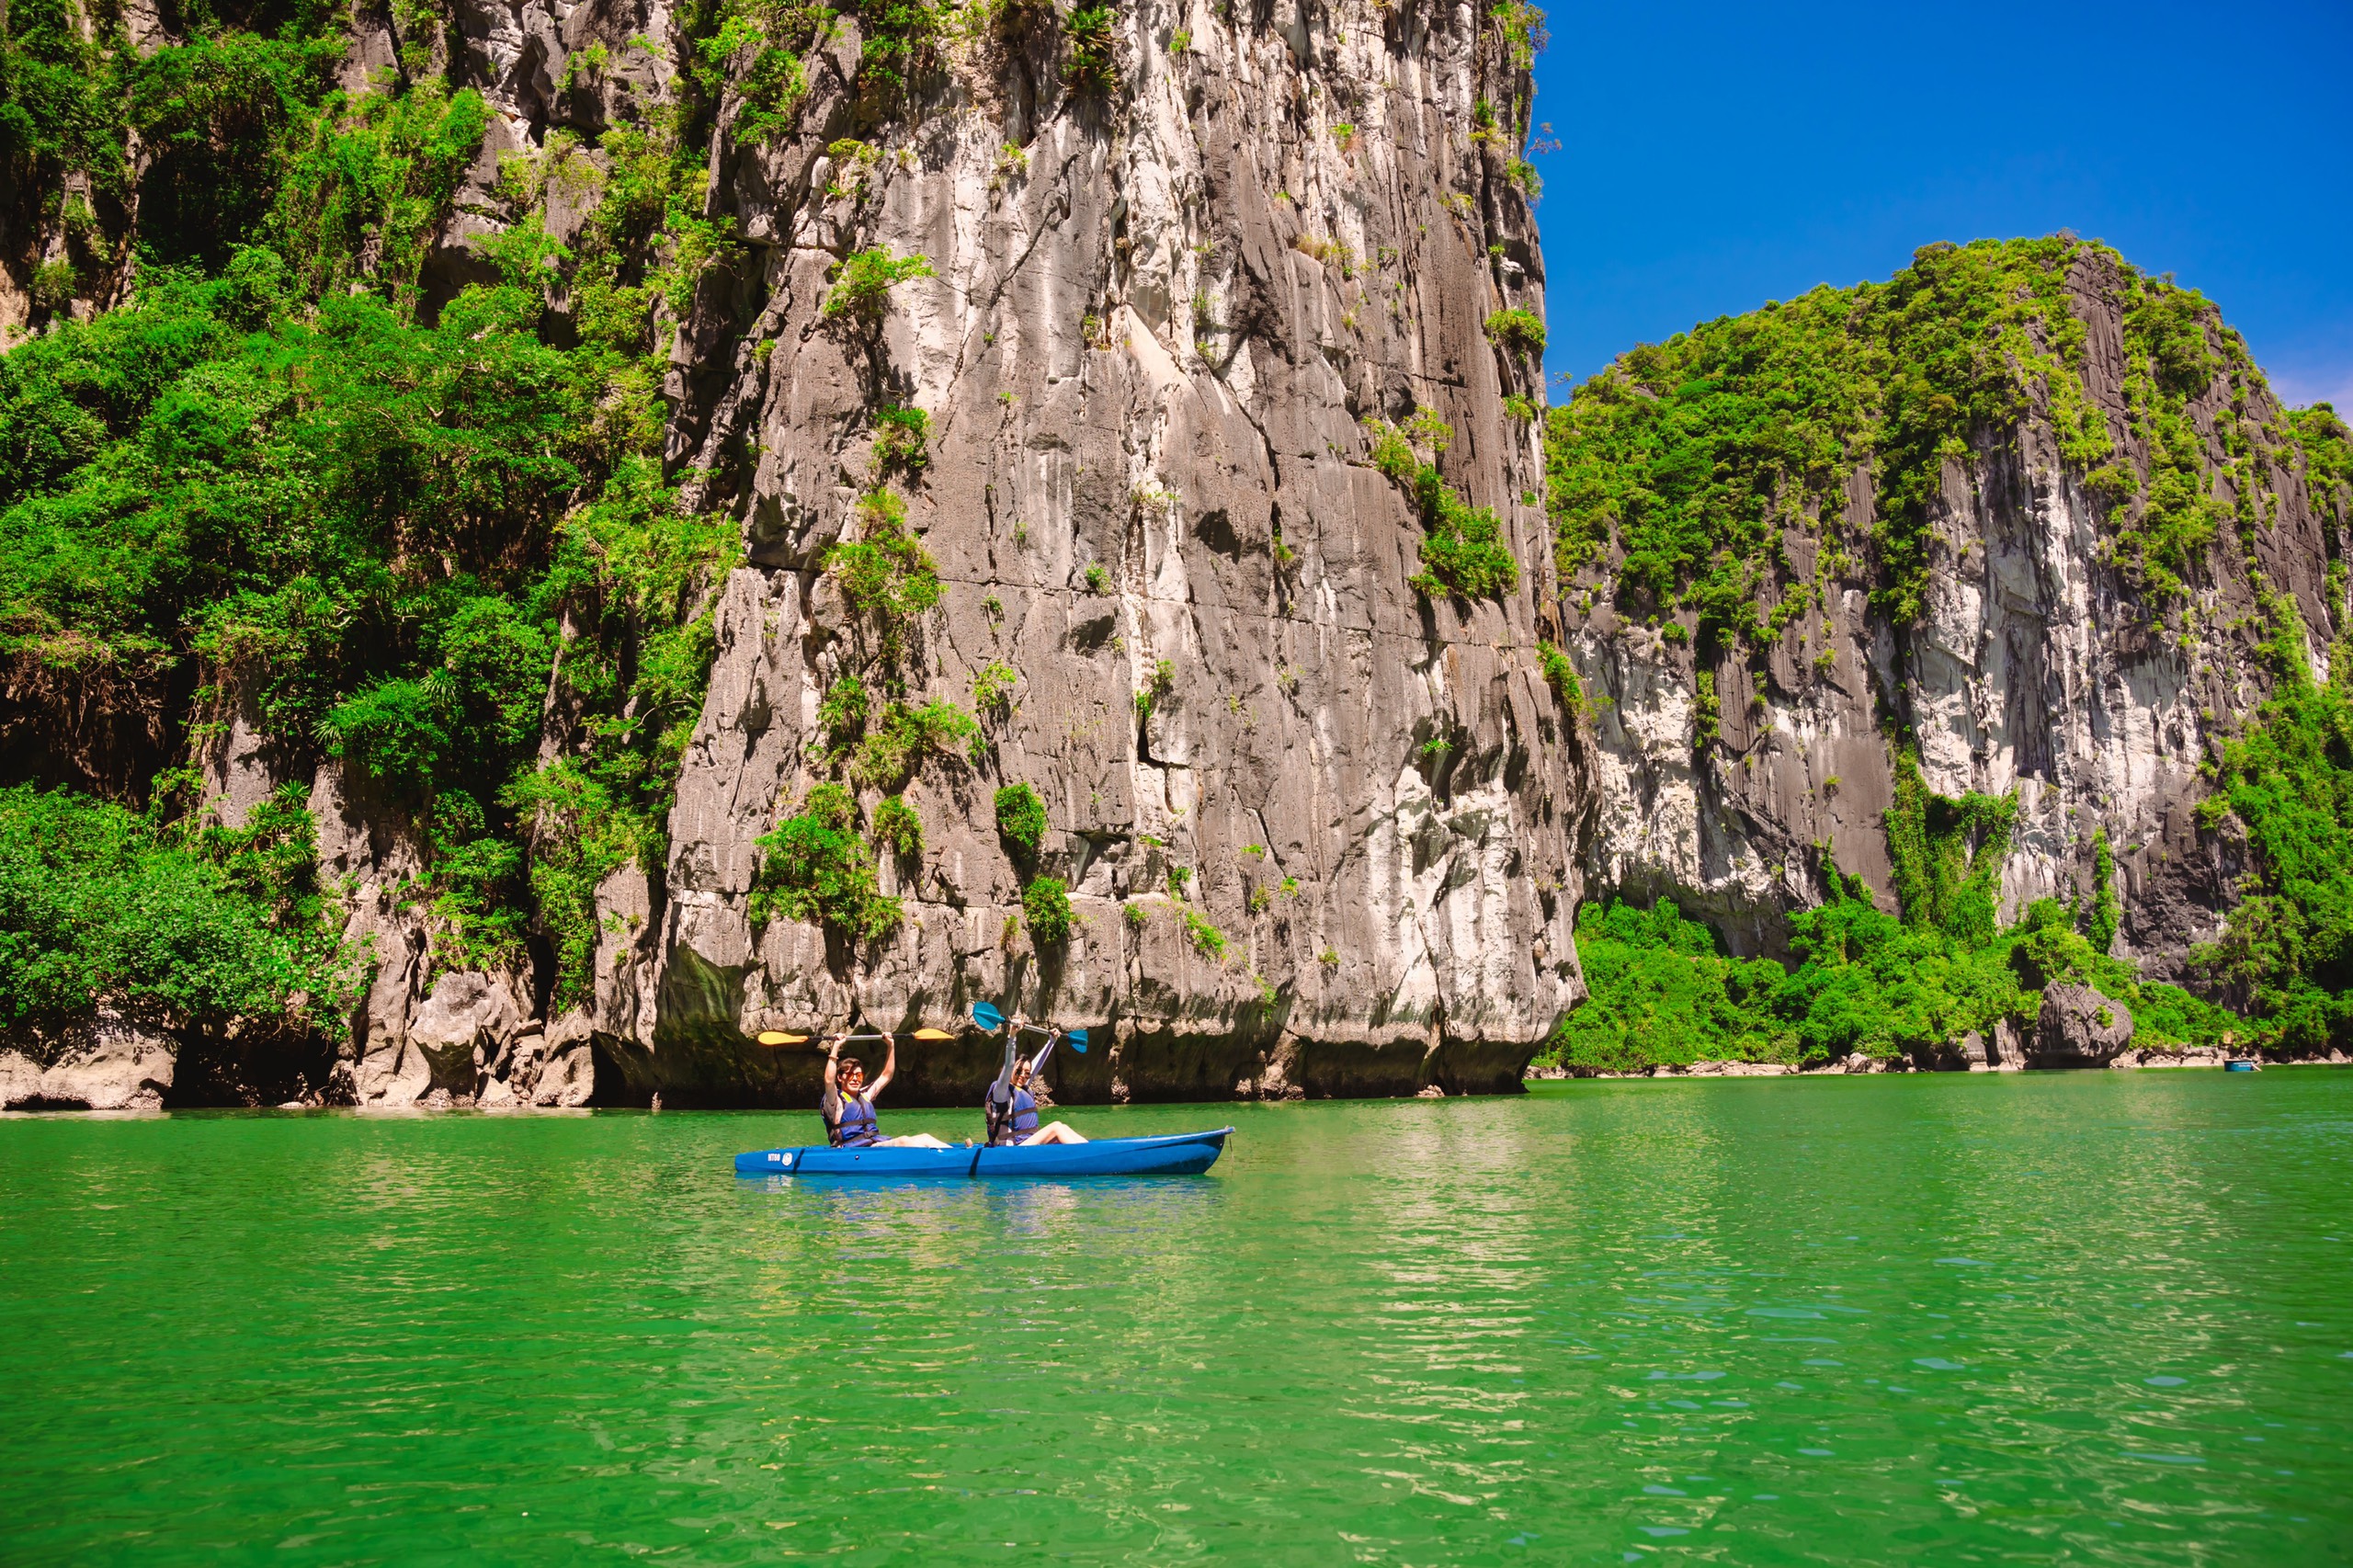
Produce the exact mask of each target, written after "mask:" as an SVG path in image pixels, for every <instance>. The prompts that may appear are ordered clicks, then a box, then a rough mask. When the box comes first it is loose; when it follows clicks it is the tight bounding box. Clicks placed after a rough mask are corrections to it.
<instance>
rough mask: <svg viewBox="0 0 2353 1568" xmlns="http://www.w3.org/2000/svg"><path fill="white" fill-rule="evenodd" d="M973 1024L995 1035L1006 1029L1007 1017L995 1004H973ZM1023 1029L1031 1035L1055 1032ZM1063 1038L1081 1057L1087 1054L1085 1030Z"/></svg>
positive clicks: (1040, 1026) (1039, 1027) (1033, 1026)
mask: <svg viewBox="0 0 2353 1568" xmlns="http://www.w3.org/2000/svg"><path fill="white" fill-rule="evenodd" d="M972 1023H973V1024H974V1026H975V1027H977V1028H983V1029H986V1030H988V1031H989V1032H990V1033H991V1034H995V1032H996V1031H997V1030H999V1029H1001V1028H1005V1015H1004V1014H1003V1013H1001V1012H999V1011H997V1008H996V1006H995V1003H991V1002H975V1003H973V1004H972ZM1021 1027H1022V1028H1024V1029H1025V1030H1027V1031H1029V1033H1031V1034H1052V1033H1053V1032H1054V1031H1053V1030H1052V1029H1051V1028H1049V1027H1047V1026H1046V1025H1044V1024H1024V1025H1022V1026H1021ZM1063 1039H1064V1040H1068V1041H1070V1048H1071V1049H1072V1050H1073V1051H1077V1052H1078V1053H1079V1054H1080V1055H1081V1056H1084V1055H1086V1030H1085V1029H1072V1030H1070V1031H1069V1032H1068V1033H1066V1034H1064V1035H1063Z"/></svg>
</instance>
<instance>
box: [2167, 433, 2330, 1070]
mask: <svg viewBox="0 0 2353 1568" xmlns="http://www.w3.org/2000/svg"><path fill="white" fill-rule="evenodd" d="M2340 428H2341V427H2340ZM2276 613H2277V614H2278V616H2279V624H2278V630H2277V631H2275V633H2274V635H2273V638H2272V641H2271V650H2272V653H2273V657H2274V658H2275V660H2276V661H2277V663H2278V665H2279V676H2280V678H2279V689H2278V690H2277V692H2276V693H2275V694H2274V696H2273V697H2272V699H2271V700H2270V701H2269V702H2268V703H2266V704H2265V705H2264V708H2263V710H2262V712H2261V713H2260V714H2259V715H2257V717H2256V722H2255V723H2254V724H2253V725H2251V726H2250V727H2249V728H2248V729H2247V731H2246V733H2244V734H2243V735H2241V736H2239V737H2238V738H2237V739H2235V740H2234V741H2232V742H2230V743H2229V744H2227V745H2225V746H2224V747H2223V750H2222V766H2221V767H2220V769H2219V775H2220V778H2219V788H2218V789H2217V790H2216V791H2215V793H2214V794H2213V796H2212V797H2211V799H2209V800H2208V801H2206V803H2205V805H2204V806H2203V807H2202V808H2201V816H2202V817H2203V819H2204V823H2205V825H2206V826H2208V827H2210V828H2214V829H2222V828H2224V827H2226V826H2234V827H2235V828H2236V829H2237V831H2238V832H2240V833H2243V834H2244V835H2245V842H2246V845H2247V847H2248V849H2249V850H2250V851H2252V856H2251V858H2252V860H2253V865H2252V867H2251V868H2250V869H2249V872H2248V874H2247V877H2246V879H2245V885H2244V892H2245V895H2246V896H2245V899H2244V900H2243V901H2242V902H2241V903H2239V905H2238V906H2237V907H2236V908H2235V909H2234V910H2232V911H2231V917H2230V923H2229V925H2228V926H2227V927H2226V928H2225V929H2224V931H2223V933H2222V938H2221V940H2220V941H2218V942H2216V943H2214V944H2213V945H2212V946H2211V947H2209V948H2205V949H2200V950H2199V952H2198V953H2197V954H2196V955H2195V957H2196V960H2197V962H2198V964H2199V966H2200V968H2201V969H2202V970H2203V971H2205V972H2206V974H2207V975H2208V976H2209V978H2210V979H2211V980H2212V981H2213V982H2214V983H2216V984H2217V985H2218V986H2219V987H2220V988H2221V989H2222V991H2223V993H2224V994H2227V995H2229V996H2230V997H2231V998H2232V999H2233V1000H2234V1001H2235V1002H2236V1003H2238V1004H2239V1005H2240V1006H2247V1007H2250V1008H2251V1009H2252V1010H2253V1011H2254V1012H2255V1013H2256V1016H2258V1017H2262V1018H2264V1019H2266V1020H2268V1023H2269V1025H2270V1027H2271V1028H2273V1029H2274V1030H2276V1031H2277V1032H2278V1034H2279V1037H2280V1039H2281V1040H2282V1042H2283V1043H2285V1044H2287V1045H2289V1046H2290V1047H2293V1048H2296V1049H2300V1050H2307V1051H2310V1050H2321V1049H2325V1048H2327V1047H2329V1046H2336V1047H2340V1048H2341V1047H2343V1046H2345V1045H2347V1043H2353V875H2349V874H2348V873H2347V868H2348V867H2353V638H2347V639H2346V640H2344V641H2341V642H2338V643H2337V645H2336V650H2335V653H2334V655H2333V656H2332V657H2331V659H2330V660H2329V678H2328V679H2327V680H2326V681H2325V682H2320V681H2315V680H2314V679H2313V675H2312V670H2311V665H2310V664H2309V662H2308V660H2307V659H2306V657H2305V652H2304V632H2303V627H2302V622H2301V621H2299V620H2298V619H2296V617H2295V615H2294V612H2293V610H2292V609H2287V608H2283V609H2280V610H2279V611H2278V612H2276Z"/></svg>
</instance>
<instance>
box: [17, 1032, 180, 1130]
mask: <svg viewBox="0 0 2353 1568" xmlns="http://www.w3.org/2000/svg"><path fill="white" fill-rule="evenodd" d="M20 1046H21V1048H19V1049H8V1048H0V1110H156V1109H160V1108H162V1107H163V1104H164V1096H165V1095H167V1094H169V1093H171V1088H172V1072H173V1065H174V1061H175V1057H176V1051H175V1048H174V1046H173V1042H172V1041H171V1040H169V1039H168V1038H166V1037H165V1036H163V1035H161V1034H157V1033H154V1032H153V1031H152V1030H149V1029H146V1028H141V1027H140V1026H139V1025H137V1024H135V1023H131V1022H130V1021H128V1020H126V1019H124V1018H121V1017H118V1016H116V1015H114V1014H112V1013H108V1012H100V1013H98V1014H97V1016H96V1017H92V1018H91V1019H89V1020H87V1021H86V1022H84V1023H81V1024H77V1025H75V1026H74V1028H71V1029H69V1030H67V1031H66V1032H65V1034H64V1035H63V1037H62V1038H60V1039H58V1040H51V1041H47V1042H38V1043H36V1042H30V1041H26V1042H20Z"/></svg>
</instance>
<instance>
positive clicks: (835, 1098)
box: [821, 1035, 948, 1149]
mask: <svg viewBox="0 0 2353 1568" xmlns="http://www.w3.org/2000/svg"><path fill="white" fill-rule="evenodd" d="M848 1038H849V1037H848V1036H847V1035H835V1036H833V1037H832V1038H831V1039H829V1040H826V1041H825V1097H824V1101H823V1102H821V1104H822V1108H823V1109H824V1115H825V1137H826V1140H827V1141H828V1142H831V1143H832V1144H833V1145H834V1147H835V1148H836V1149H871V1148H878V1147H880V1148H893V1149H945V1148H947V1147H948V1145H947V1144H946V1143H944V1142H941V1141H940V1140H938V1139H937V1138H934V1137H933V1136H932V1135H931V1134H930V1133H928V1132H910V1133H908V1134H906V1135H905V1136H904V1137H902V1138H885V1137H883V1136H882V1126H881V1122H880V1121H878V1120H877V1119H875V1115H874V1096H877V1095H879V1094H881V1092H882V1091H883V1090H884V1089H885V1088H887V1087H889V1086H890V1083H891V1079H892V1075H893V1074H896V1073H897V1072H898V1070H899V1042H898V1040H896V1039H892V1038H889V1037H886V1039H888V1043H887V1045H886V1046H885V1047H884V1055H883V1059H882V1073H881V1076H880V1077H878V1078H876V1079H875V1080H874V1083H873V1085H871V1086H869V1085H868V1084H867V1082H866V1063H864V1062H860V1061H859V1060H858V1058H857V1057H855V1056H853V1057H851V1058H850V1059H849V1060H848V1061H847V1062H845V1061H843V1060H842V1045H843V1043H844V1042H845V1041H846V1040H848Z"/></svg>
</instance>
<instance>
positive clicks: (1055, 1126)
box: [983, 1017, 1086, 1148]
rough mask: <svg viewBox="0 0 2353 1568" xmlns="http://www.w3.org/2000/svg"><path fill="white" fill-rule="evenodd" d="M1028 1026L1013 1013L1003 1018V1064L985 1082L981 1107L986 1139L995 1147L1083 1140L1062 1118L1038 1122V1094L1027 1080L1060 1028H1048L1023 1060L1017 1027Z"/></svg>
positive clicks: (1048, 1053)
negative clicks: (1042, 1041) (1033, 1051)
mask: <svg viewBox="0 0 2353 1568" xmlns="http://www.w3.org/2000/svg"><path fill="white" fill-rule="evenodd" d="M1028 1027H1029V1024H1028V1022H1027V1021H1026V1020H1025V1019H1023V1018H1021V1017H1012V1018H1008V1019H1006V1046H1005V1067H1004V1069H1003V1070H1002V1071H1001V1072H999V1073H998V1074H997V1075H996V1081H995V1083H992V1084H991V1085H989V1092H988V1098H987V1101H986V1103H985V1105H984V1106H983V1110H984V1112H985V1114H986V1115H987V1118H988V1130H989V1142H990V1144H991V1146H993V1147H998V1148H1002V1147H1004V1146H1006V1145H1007V1144H1019V1145H1021V1146H1023V1147H1025V1148H1026V1147H1029V1146H1030V1145H1033V1144H1038V1143H1084V1142H1086V1138H1085V1136H1084V1135H1082V1134H1081V1133H1080V1132H1079V1131H1077V1130H1076V1129H1075V1128H1074V1127H1072V1126H1071V1125H1070V1123H1068V1122H1066V1121H1055V1122H1050V1123H1048V1124H1047V1125H1046V1126H1044V1127H1040V1126H1039V1125H1038V1096H1036V1095H1035V1094H1033V1093H1032V1092H1031V1091H1030V1088H1029V1082H1030V1080H1031V1079H1032V1078H1034V1077H1036V1076H1037V1074H1038V1069H1039V1068H1040V1067H1042V1066H1044V1065H1045V1064H1046V1058H1047V1057H1049V1056H1051V1055H1052V1054H1053V1050H1054V1045H1055V1043H1056V1042H1057V1041H1058V1040H1061V1039H1062V1032H1061V1031H1060V1030H1058V1029H1048V1030H1047V1031H1046V1043H1045V1044H1044V1045H1043V1046H1042V1047H1040V1049H1039V1051H1038V1054H1037V1055H1036V1056H1034V1057H1032V1058H1030V1059H1029V1060H1028V1061H1023V1060H1022V1058H1021V1052H1020V1044H1019V1042H1020V1039H1021V1031H1022V1030H1023V1029H1024V1028H1028Z"/></svg>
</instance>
